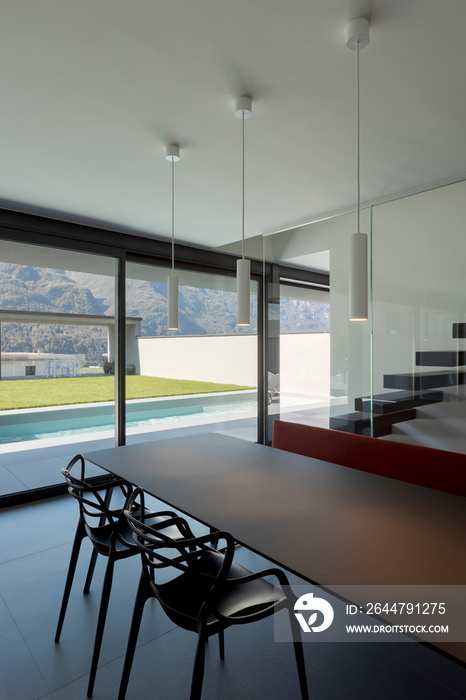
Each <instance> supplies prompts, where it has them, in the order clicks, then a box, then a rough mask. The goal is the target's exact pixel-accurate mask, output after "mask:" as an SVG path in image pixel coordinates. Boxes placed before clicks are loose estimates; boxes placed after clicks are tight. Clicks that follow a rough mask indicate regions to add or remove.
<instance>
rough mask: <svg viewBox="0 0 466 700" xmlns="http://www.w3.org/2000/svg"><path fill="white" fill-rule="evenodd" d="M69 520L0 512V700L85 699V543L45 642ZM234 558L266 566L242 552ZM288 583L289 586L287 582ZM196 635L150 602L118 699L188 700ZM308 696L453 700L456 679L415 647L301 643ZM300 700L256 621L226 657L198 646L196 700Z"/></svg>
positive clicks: (116, 671) (121, 603)
mask: <svg viewBox="0 0 466 700" xmlns="http://www.w3.org/2000/svg"><path fill="white" fill-rule="evenodd" d="M76 520H77V504H76V502H75V501H74V500H73V499H71V498H70V497H60V498H56V499H50V500H48V501H41V502H38V503H35V504H30V505H27V506H20V507H16V508H10V509H5V510H3V511H1V512H0V527H1V533H2V534H1V550H0V698H1V700H39V699H43V700H45V699H47V700H84V698H85V697H86V688H87V680H88V670H89V664H90V656H91V649H92V644H93V639H94V632H95V623H96V615H97V610H98V604H99V592H100V585H101V581H102V575H103V568H104V561H101V562H99V563H98V565H97V568H96V573H95V580H94V582H93V587H92V590H91V593H90V594H89V595H88V596H83V595H82V594H81V590H82V586H83V582H84V576H85V573H86V563H87V561H88V559H89V554H90V549H89V546H88V545H84V550H83V552H82V559H81V562H80V564H79V565H78V571H77V577H76V581H75V586H74V588H73V591H72V595H71V599H70V604H69V608H68V612H67V617H66V619H65V624H64V628H63V633H62V637H61V641H60V643H59V644H55V643H54V641H53V639H54V632H55V626H56V621H57V615H58V608H59V604H60V600H61V595H62V592H63V585H64V579H65V575H66V571H67V567H68V559H69V554H70V549H71V542H72V538H73V535H74V529H75V525H76ZM237 558H238V560H240V561H242V562H243V563H245V565H246V566H249V568H251V569H254V570H258V569H261V568H263V567H264V564H265V565H266V562H264V560H261V558H260V557H257V555H254V554H252V553H251V552H248V550H247V549H245V548H239V549H238V550H237ZM139 566H140V563H139V560H138V558H137V557H135V558H133V559H129V560H126V561H120V562H118V563H117V565H116V569H115V577H114V587H113V591H112V596H111V600H110V607H109V614H108V620H107V625H106V630H105V635H104V641H103V648H102V654H101V659H100V667H99V671H98V674H97V679H96V686H95V691H94V698H95V700H115V699H116V697H117V692H118V686H119V680H120V674H121V670H122V664H123V657H124V651H125V646H126V639H127V634H128V628H129V623H130V617H131V611H132V605H133V600H134V595H135V591H136V586H137V581H138V577H139ZM294 582H295V583H298V582H299V580H298V579H296V578H295V579H294ZM194 647H195V637H194V635H193V634H191V633H189V632H185V631H183V630H180V629H177V628H175V627H174V626H173V624H172V623H171V622H170V621H169V620H168V618H166V617H165V616H164V614H163V612H162V611H161V610H160V608H157V605H156V603H155V601H150V603H148V604H147V606H146V611H145V615H144V619H143V624H142V628H141V634H140V638H139V645H138V649H137V651H136V656H135V661H134V666H133V673H132V676H131V680H130V686H129V691H128V695H127V698H128V700H144V699H149V698H150V699H152V700H153V699H155V698H157V699H160V700H183V698H188V697H189V684H190V673H191V668H192V661H193V654H194ZM304 648H305V655H306V666H307V673H308V684H309V690H310V697H311V698H314V699H316V700H389V699H390V700H392V699H393V700H395V699H397V700H455V699H456V700H458V698H465V697H466V691H465V689H466V670H465V669H464V668H463V667H460V666H458V665H457V664H455V663H453V662H451V661H450V660H449V659H446V658H445V657H442V656H441V655H439V654H437V653H436V652H434V651H432V650H430V649H428V648H426V647H422V646H420V645H418V644H415V643H411V644H408V643H404V644H393V643H392V644H336V643H334V644H331V643H329V644H319V643H313V644H305V645H304ZM262 698H264V699H266V698H267V699H272V700H273V699H275V698H277V700H278V699H280V700H281V699H282V698H286V699H287V700H294V699H295V698H299V690H298V684H297V679H296V673H295V667H294V660H293V654H292V650H291V648H290V645H288V644H286V643H284V644H279V643H276V642H274V641H273V623H272V621H271V620H270V619H269V620H265V621H263V622H260V623H255V624H253V625H247V626H238V627H235V628H231V629H229V630H227V632H226V658H225V661H224V662H220V660H219V659H218V653H217V645H216V643H215V640H212V641H211V642H210V643H209V645H208V652H207V661H206V679H205V686H204V693H203V700H253V699H254V700H261V699H262Z"/></svg>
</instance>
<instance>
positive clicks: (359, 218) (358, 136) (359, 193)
mask: <svg viewBox="0 0 466 700" xmlns="http://www.w3.org/2000/svg"><path fill="white" fill-rule="evenodd" d="M356 66H357V68H356V72H357V115H358V116H357V123H358V135H357V150H358V167H357V177H358V233H361V177H360V170H361V155H360V137H361V128H360V114H359V113H360V104H359V41H358V42H357V47H356Z"/></svg>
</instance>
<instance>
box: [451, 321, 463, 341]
mask: <svg viewBox="0 0 466 700" xmlns="http://www.w3.org/2000/svg"><path fill="white" fill-rule="evenodd" d="M453 338H466V323H454V324H453Z"/></svg>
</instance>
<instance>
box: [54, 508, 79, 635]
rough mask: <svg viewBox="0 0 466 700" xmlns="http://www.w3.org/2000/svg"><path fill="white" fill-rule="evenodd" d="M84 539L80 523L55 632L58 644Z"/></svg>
mask: <svg viewBox="0 0 466 700" xmlns="http://www.w3.org/2000/svg"><path fill="white" fill-rule="evenodd" d="M84 537H86V532H85V530H84V528H83V527H82V526H81V522H79V523H78V526H77V528H76V534H75V536H74V542H73V548H72V550H71V557H70V563H69V566H68V574H67V576H66V583H65V590H64V592H63V600H62V604H61V608H60V615H59V616H58V624H57V631H56V632H55V642H57V643H58V642H59V641H60V635H61V630H62V627H63V622H64V620H65V613H66V608H67V606H68V600H69V597H70V593H71V586H72V585H73V579H74V574H75V571H76V564H77V563H78V557H79V551H80V549H81V542H82V541H83V539H84Z"/></svg>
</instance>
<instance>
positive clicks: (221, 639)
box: [218, 630, 225, 661]
mask: <svg viewBox="0 0 466 700" xmlns="http://www.w3.org/2000/svg"><path fill="white" fill-rule="evenodd" d="M218 650H219V652H220V658H221V659H222V661H223V660H224V658H225V634H224V631H223V630H220V632H219V633H218Z"/></svg>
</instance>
